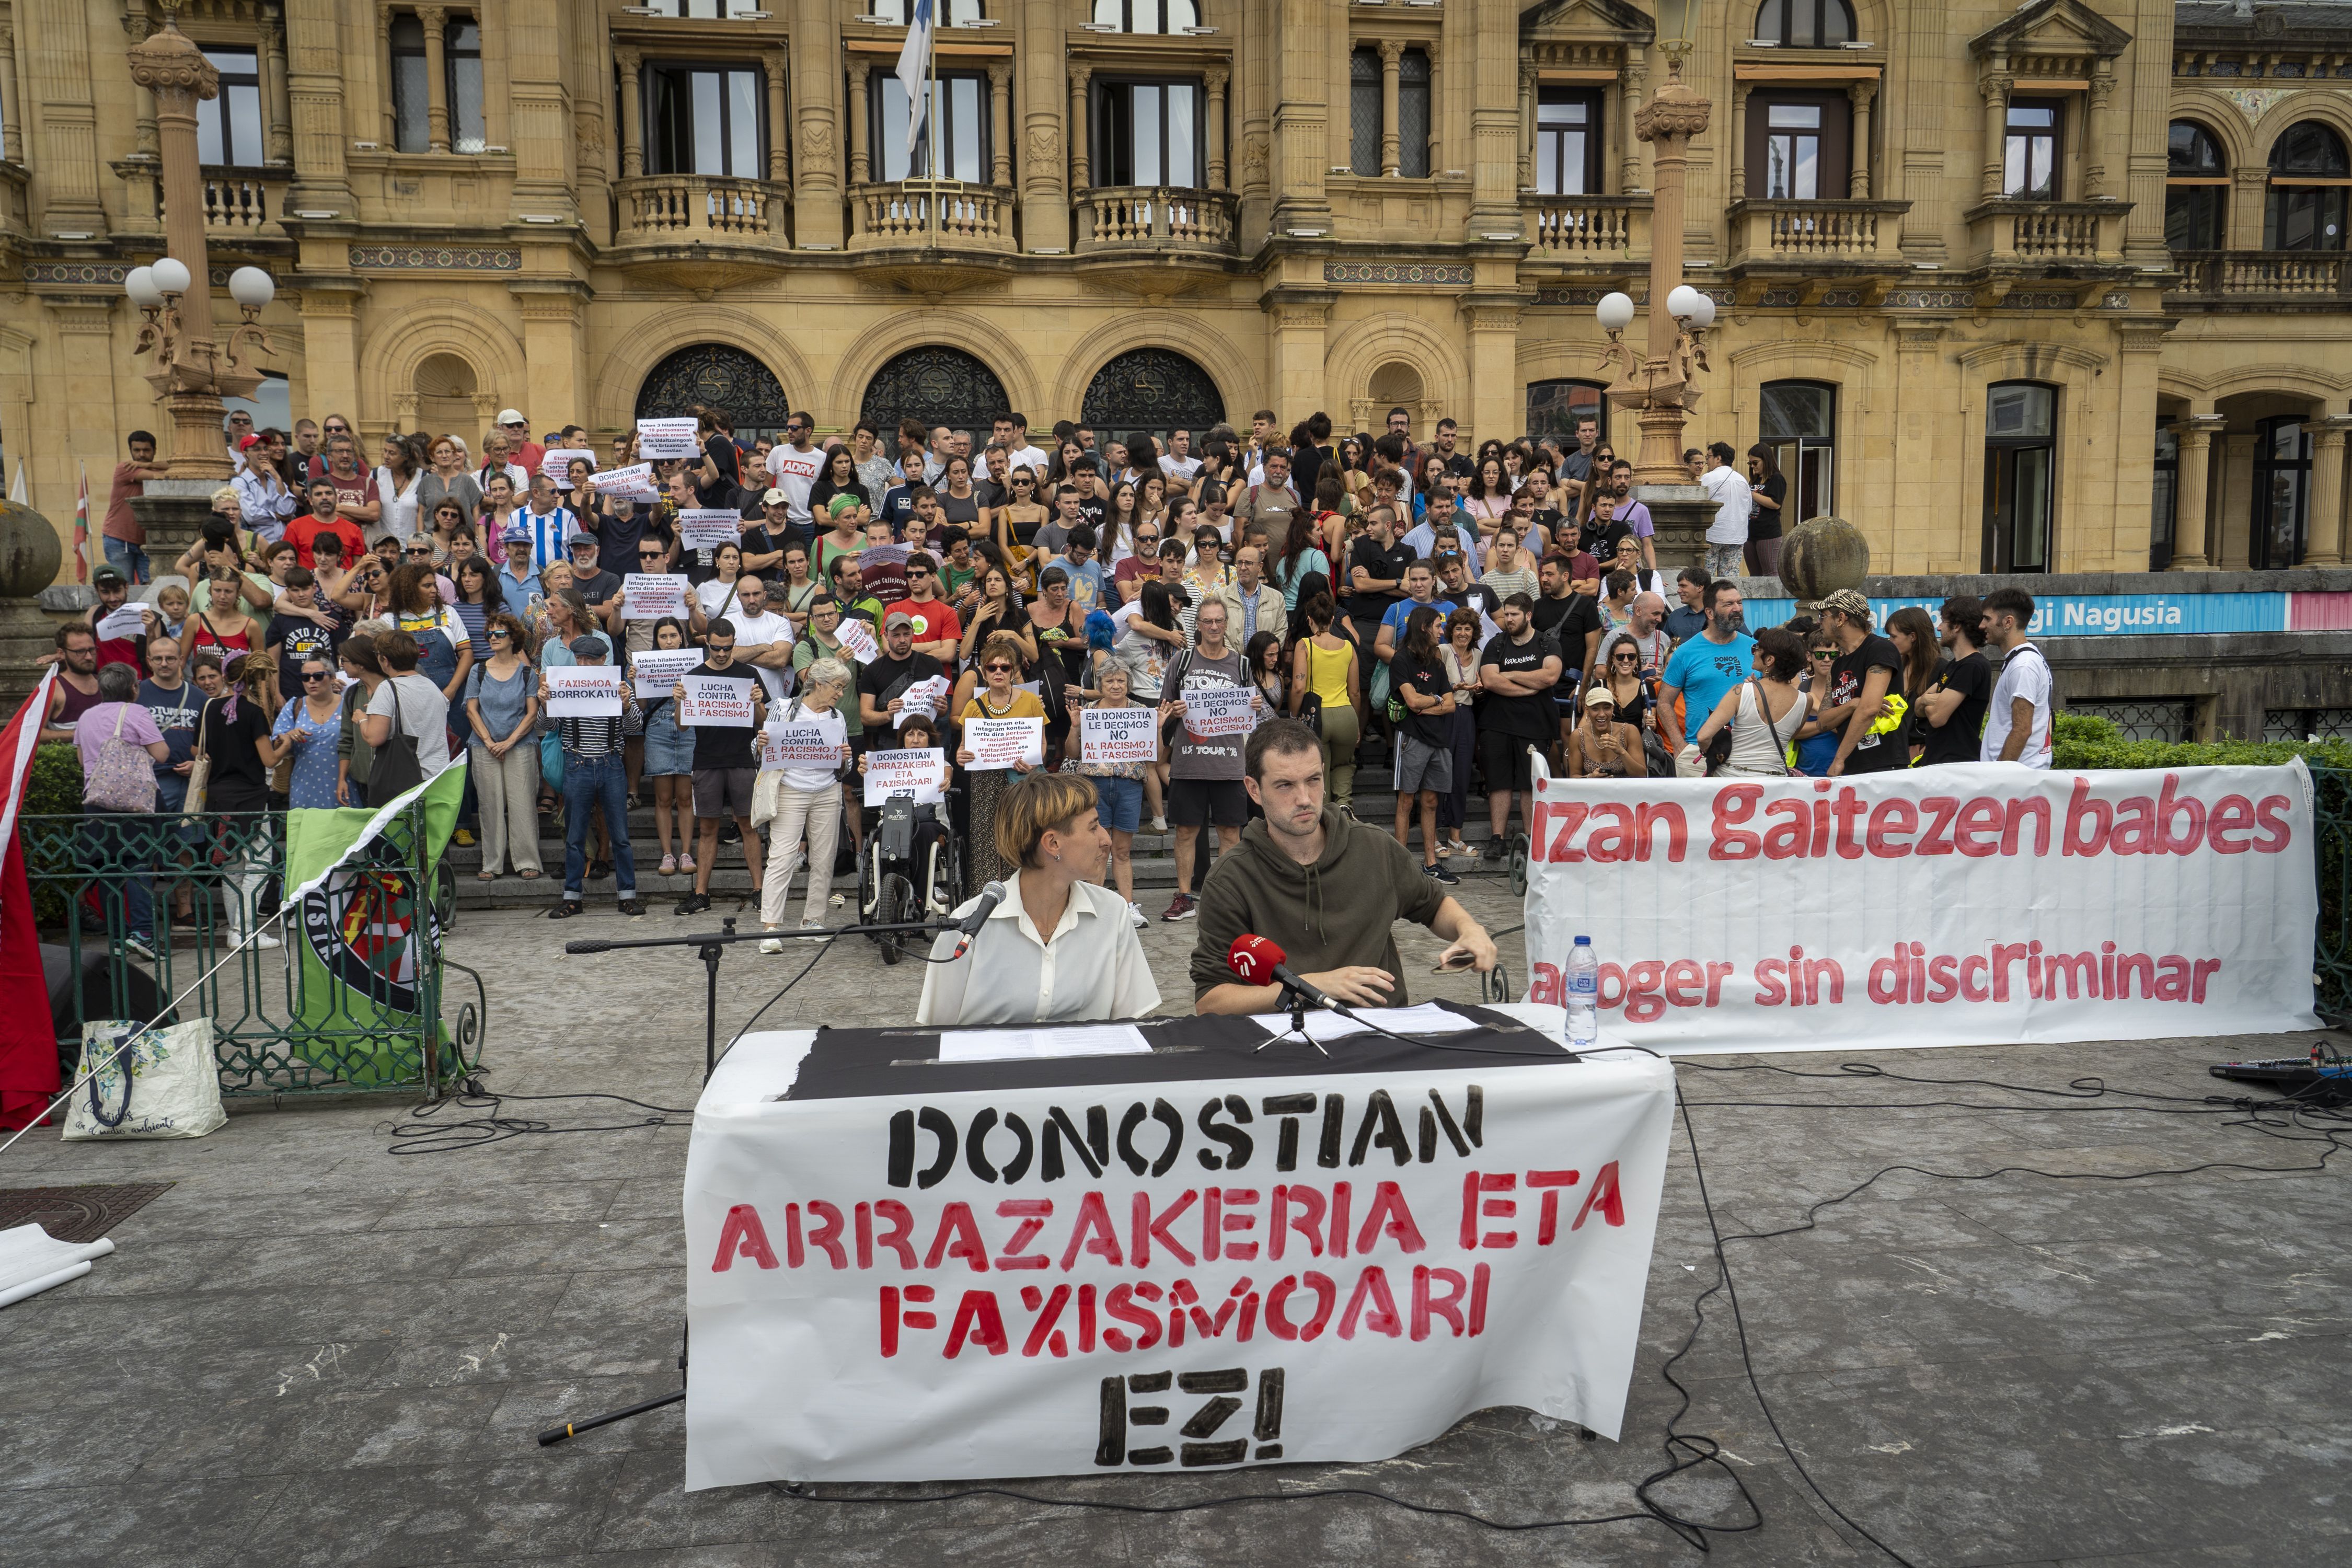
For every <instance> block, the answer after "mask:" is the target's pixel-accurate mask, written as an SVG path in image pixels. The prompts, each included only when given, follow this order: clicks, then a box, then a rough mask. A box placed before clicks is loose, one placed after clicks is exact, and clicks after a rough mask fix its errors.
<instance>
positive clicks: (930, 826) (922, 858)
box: [857, 790, 964, 963]
mask: <svg viewBox="0 0 2352 1568" xmlns="http://www.w3.org/2000/svg"><path fill="white" fill-rule="evenodd" d="M956 793H957V792H955V791H954V790H949V791H948V792H946V794H947V798H944V799H942V800H940V802H938V803H937V804H936V805H916V804H915V799H914V797H913V796H912V795H892V796H891V797H890V798H889V799H887V800H886V801H884V802H883V803H882V804H881V805H878V806H876V807H873V808H872V809H870V810H868V811H867V812H866V817H867V821H866V845H865V848H864V851H863V852H862V853H861V854H859V856H858V857H857V923H858V924H860V925H897V924H900V923H902V922H905V921H919V920H925V919H929V918H930V917H932V916H935V915H944V914H946V913H947V912H948V911H949V910H952V909H954V908H955V907H956V906H957V905H958V904H961V903H962V902H963V899H964V892H963V854H962V846H961V843H960V842H959V841H958V840H957V837H956V831H955V822H954V817H953V814H952V809H951V807H952V802H953V798H954V796H955V795H956ZM873 934H874V941H875V942H876V943H877V945H878V946H879V947H880V948H881V949H882V962H883V963H898V960H899V959H900V958H901V957H903V956H905V954H906V952H907V948H906V943H907V942H908V941H909V940H910V939H911V938H912V937H913V933H910V932H907V931H877V932H875V933H873ZM918 951H919V950H918Z"/></svg>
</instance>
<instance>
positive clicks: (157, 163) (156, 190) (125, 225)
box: [0, 11, 163, 236]
mask: <svg viewBox="0 0 2352 1568" xmlns="http://www.w3.org/2000/svg"><path fill="white" fill-rule="evenodd" d="M122 30H123V31H124V32H126V33H128V34H129V35H130V36H131V42H132V43H133V44H138V43H141V42H143V41H144V40H145V39H146V37H147V35H148V34H150V33H152V32H153V31H154V28H153V26H152V25H151V24H150V23H149V22H148V20H147V16H146V13H145V12H143V11H142V12H134V13H130V14H126V15H125V16H123V18H122ZM0 92H5V93H6V94H7V95H8V99H9V103H8V108H9V110H11V111H12V112H13V110H15V108H16V72H15V71H13V70H11V71H9V72H7V73H5V75H0ZM131 105H132V108H131V149H132V151H131V156H130V157H128V158H125V159H123V160H122V161H121V163H117V164H115V165H114V173H115V174H116V175H117V176H118V177H120V178H121V181H122V216H121V225H120V232H121V233H122V234H125V235H142V236H143V235H156V234H161V233H162V232H163V222H162V219H161V217H160V216H159V215H160V213H161V211H162V208H163V199H162V194H161V189H160V187H159V186H158V184H157V183H156V174H157V172H158V170H159V169H160V168H161V167H162V158H161V156H160V154H159V153H158V151H157V148H158V142H156V139H155V95H154V94H153V93H152V92H149V91H148V90H147V89H145V88H143V87H141V86H139V85H137V84H136V83H133V84H132V86H131ZM8 155H9V157H10V158H12V159H14V160H15V161H16V163H24V162H25V161H26V158H25V149H24V148H23V147H22V146H21V145H19V144H18V143H17V141H16V134H15V133H14V132H10V134H9V136H8Z"/></svg>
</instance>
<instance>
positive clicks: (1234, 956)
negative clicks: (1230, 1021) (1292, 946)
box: [1225, 931, 1339, 1008]
mask: <svg viewBox="0 0 2352 1568" xmlns="http://www.w3.org/2000/svg"><path fill="white" fill-rule="evenodd" d="M1287 957H1288V954H1286V953H1285V952H1283V951H1282V949H1281V948H1280V947H1279V946H1278V945H1276V943H1274V942H1269V941H1267V940H1266V939H1265V937H1262V936H1253V935H1251V934H1250V933H1249V932H1247V931H1244V932H1243V933H1242V934H1241V935H1239V936H1237V937H1235V938H1234V945H1233V946H1231V947H1229V948H1227V949H1226V950H1225V967H1226V968H1228V969H1230V970H1232V971H1233V972H1234V973H1235V974H1238V975H1239V976H1241V977H1242V979H1244V980H1245V981H1247V982H1248V983H1249V984H1252V985H1266V984H1276V985H1285V986H1287V987H1289V988H1290V989H1291V990H1293V991H1296V992H1297V993H1298V994H1300V995H1301V996H1304V997H1306V998H1307V1000H1308V1001H1309V1002H1312V1003H1313V1004H1315V1005H1317V1006H1318V1007H1331V1008H1337V1007H1338V1006H1339V1004H1338V1003H1337V1002H1334V1001H1332V1000H1331V998H1330V997H1328V996H1327V995H1325V994H1323V993H1322V991H1320V990H1319V989H1318V988H1317V987H1316V986H1314V985H1312V984H1308V983H1307V981H1306V980H1304V979H1302V978H1301V977H1299V976H1298V975H1297V974H1294V973H1291V970H1290V966H1289V964H1288V963H1286V962H1284V961H1285V960H1286V958H1287Z"/></svg>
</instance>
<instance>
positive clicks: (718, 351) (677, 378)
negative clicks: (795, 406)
mask: <svg viewBox="0 0 2352 1568" xmlns="http://www.w3.org/2000/svg"><path fill="white" fill-rule="evenodd" d="M698 403H707V404H709V405H710V406H712V407H714V408H723V409H725V410H726V411H727V416H728V417H729V418H730V419H732V420H733V421H734V422H735V435H736V437H738V438H739V439H740V440H746V441H748V440H751V439H752V438H753V437H760V436H779V435H782V433H783V428H784V419H785V416H786V414H787V412H788V406H787V401H786V399H785V396H784V384H783V383H782V382H780V381H778V380H777V379H776V373H775V372H773V371H772V370H770V369H769V368H768V367H767V366H766V365H764V364H761V363H760V362H759V361H758V360H755V359H753V358H752V357H751V355H750V354H747V353H744V352H743V351H742V350H741V349H739V348H734V347H731V346H730V345H728V344H726V343H697V344H695V345H694V346H693V347H692V348H687V349H680V350H678V351H677V353H674V354H671V355H670V356H669V357H668V358H667V359H665V360H663V361H662V362H661V363H659V364H657V365H656V366H654V368H653V374H650V375H648V376H646V379H645V384H643V385H641V386H639V387H638V388H637V417H638V418H640V419H676V418H679V417H682V416H685V415H687V414H688V413H690V412H692V411H693V408H694V405H696V404H698Z"/></svg>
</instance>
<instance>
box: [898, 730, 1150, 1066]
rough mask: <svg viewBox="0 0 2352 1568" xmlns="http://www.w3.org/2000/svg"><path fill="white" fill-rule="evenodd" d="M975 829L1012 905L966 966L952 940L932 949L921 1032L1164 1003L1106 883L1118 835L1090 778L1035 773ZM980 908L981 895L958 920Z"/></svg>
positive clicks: (1071, 1019) (1138, 1010)
mask: <svg viewBox="0 0 2352 1568" xmlns="http://www.w3.org/2000/svg"><path fill="white" fill-rule="evenodd" d="M1022 695H1024V696H1026V695H1027V693H1025V692H1024V693H1023V694H1022ZM1033 700H1034V699H1033ZM973 776H974V778H975V779H977V778H979V777H980V776H982V775H979V774H975V775H973ZM971 823H972V833H973V835H974V836H975V837H978V836H980V835H982V834H986V835H987V836H988V837H989V839H990V847H991V848H992V850H993V854H992V857H991V859H992V861H993V862H995V863H998V864H1002V865H1003V867H1004V868H1005V870H1004V874H1003V878H1002V880H1003V883H1004V901H1003V903H1001V904H999V905H998V906H997V908H996V910H995V913H994V914H993V915H992V917H991V918H990V919H988V920H986V921H982V922H981V929H980V931H979V934H978V935H976V936H974V937H973V938H972V940H971V945H970V946H969V948H968V949H967V950H966V951H965V952H964V953H963V956H961V958H951V957H950V955H951V954H952V953H954V952H955V948H956V943H957V942H958V941H959V940H961V939H959V938H958V937H957V935H956V934H955V933H954V932H952V931H950V932H948V933H946V934H944V935H942V936H941V937H940V939H939V940H938V941H937V942H935V943H933V945H932V949H931V962H930V963H928V964H925V965H924V966H923V994H922V999H921V1000H920V1001H919V1002H918V1003H917V1004H916V1005H915V1021H916V1022H917V1023H918V1024H929V1025H966V1026H971V1025H992V1024H1052V1023H1076V1022H1079V1021H1082V1020H1086V1019H1104V1018H1139V1017H1142V1016H1145V1015H1146V1014H1149V1013H1150V1012H1151V1011H1152V1009H1154V1008H1156V1007H1158V1006H1159V1005H1160V987H1159V986H1158V985H1156V984H1153V983H1152V979H1151V966H1150V963H1147V962H1146V961H1145V959H1144V956H1143V944H1142V943H1141V942H1139V941H1137V940H1136V935H1135V927H1134V925H1133V924H1132V923H1131V922H1129V921H1128V920H1127V919H1125V918H1124V917H1125V916H1126V914H1127V912H1128V911H1127V910H1125V909H1124V908H1122V907H1121V906H1122V905H1123V904H1124V902H1125V900H1122V899H1120V897H1119V896H1118V892H1117V891H1115V890H1114V889H1109V888H1106V887H1104V886H1102V885H1101V883H1102V875H1103V868H1104V865H1105V863H1106V861H1107V860H1108V858H1109V854H1110V834H1109V833H1108V831H1106V830H1105V828H1104V827H1103V825H1102V819H1101V817H1100V816H1099V814H1098V812H1097V807H1096V795H1095V789H1094V786H1093V784H1091V783H1090V782H1089V781H1088V780H1086V779H1083V778H1079V777H1076V775H1074V774H1070V773H1031V774H1029V775H1028V776H1027V777H1025V778H1023V779H1021V780H1020V781H1019V782H1017V783H1015V784H1013V785H1012V786H1011V787H1010V788H1008V789H1006V790H1004V791H1003V795H1002V797H1001V799H1000V800H999V801H998V802H997V803H996V806H995V810H994V812H993V813H992V816H991V817H990V818H989V819H988V821H987V822H986V823H985V824H984V825H983V823H982V818H981V816H980V813H979V811H978V809H977V807H975V809H974V810H973V813H972V819H971ZM979 902H980V900H979V897H978V896H977V895H975V896H974V897H973V898H972V899H971V900H967V901H966V902H965V903H964V904H963V905H962V906H961V907H960V908H959V909H958V910H956V911H955V912H956V913H957V914H958V915H964V914H969V913H970V912H971V910H973V909H974V908H976V907H977V906H978V904H979ZM1049 963H1050V965H1051V968H1050V970H1049V969H1048V967H1047V966H1048V964H1049Z"/></svg>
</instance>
